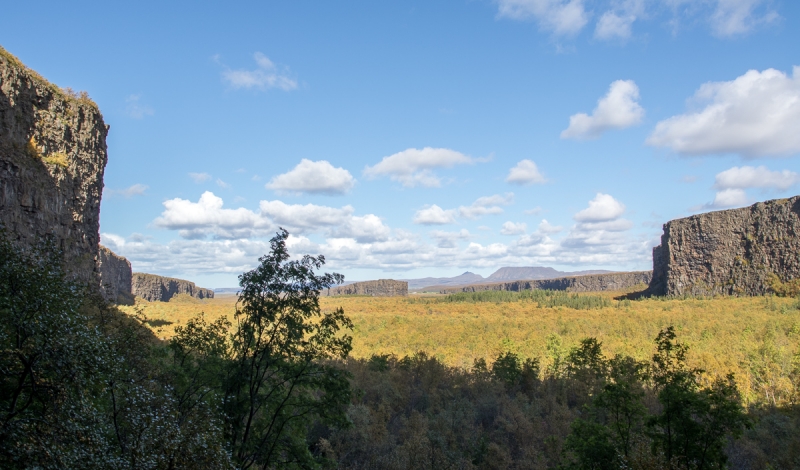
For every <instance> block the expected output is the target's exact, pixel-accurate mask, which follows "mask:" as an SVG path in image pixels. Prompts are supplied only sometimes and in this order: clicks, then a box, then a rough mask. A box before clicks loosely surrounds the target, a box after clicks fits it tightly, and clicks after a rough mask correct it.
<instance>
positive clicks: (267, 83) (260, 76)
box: [214, 52, 297, 91]
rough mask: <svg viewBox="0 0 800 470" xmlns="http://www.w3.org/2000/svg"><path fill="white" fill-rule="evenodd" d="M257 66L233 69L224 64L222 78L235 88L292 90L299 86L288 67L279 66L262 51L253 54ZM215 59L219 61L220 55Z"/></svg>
mask: <svg viewBox="0 0 800 470" xmlns="http://www.w3.org/2000/svg"><path fill="white" fill-rule="evenodd" d="M253 59H254V60H255V62H256V68H255V69H252V70H246V69H236V70H234V69H231V68H229V67H228V66H225V65H223V67H224V70H223V71H222V79H223V80H224V81H225V82H226V83H228V84H229V85H230V86H231V87H233V88H246V89H253V88H254V89H258V90H267V89H270V88H278V89H281V90H283V91H291V90H294V89H296V88H297V81H296V80H295V79H293V78H291V77H290V76H289V68H288V67H278V66H277V65H275V63H273V62H272V61H271V60H270V59H269V57H267V56H265V55H264V54H262V53H261V52H256V53H255V54H253ZM214 60H215V61H217V62H218V63H219V56H215V57H214Z"/></svg>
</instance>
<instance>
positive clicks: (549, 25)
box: [495, 0, 780, 40]
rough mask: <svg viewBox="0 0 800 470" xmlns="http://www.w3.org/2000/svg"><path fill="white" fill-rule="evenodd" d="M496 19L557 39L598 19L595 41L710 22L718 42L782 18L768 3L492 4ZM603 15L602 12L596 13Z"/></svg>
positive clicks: (570, 0)
mask: <svg viewBox="0 0 800 470" xmlns="http://www.w3.org/2000/svg"><path fill="white" fill-rule="evenodd" d="M495 3H496V5H497V16H498V18H507V19H510V20H516V21H533V22H535V23H536V24H537V25H538V27H539V29H540V30H541V31H543V32H546V33H549V34H551V35H552V36H554V37H556V38H568V37H574V36H577V35H578V33H580V32H581V31H582V30H583V29H584V28H585V27H586V26H587V25H589V24H590V23H591V22H592V21H593V20H595V18H596V23H595V29H594V38H595V39H600V40H627V39H629V38H630V37H632V36H633V26H634V24H635V23H636V22H637V21H643V20H659V21H664V20H663V18H664V17H668V19H667V20H666V23H667V24H669V25H671V26H672V30H673V32H675V33H677V31H678V30H679V29H681V25H682V24H683V23H689V24H691V23H695V22H697V21H696V19H697V18H700V19H701V23H706V24H708V26H709V28H710V30H711V33H712V34H713V35H714V36H717V37H720V38H731V37H736V36H741V35H744V34H747V33H749V32H751V31H753V30H755V29H757V28H759V27H764V26H767V25H770V24H772V23H774V22H775V21H777V20H779V19H780V15H778V13H777V12H776V11H775V9H774V8H772V3H773V2H772V1H771V0H704V1H698V0H663V1H662V2H652V1H645V0H595V1H592V2H589V1H586V0H495ZM600 12H602V13H600Z"/></svg>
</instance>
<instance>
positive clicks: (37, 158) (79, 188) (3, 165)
mask: <svg viewBox="0 0 800 470" xmlns="http://www.w3.org/2000/svg"><path fill="white" fill-rule="evenodd" d="M107 133H108V126H106V125H105V123H104V122H103V116H102V115H101V114H100V111H99V110H98V109H97V105H96V104H94V103H93V102H92V101H91V100H90V99H89V98H88V96H86V95H85V94H81V95H76V94H74V93H72V92H71V91H70V90H61V89H60V88H58V87H56V86H55V85H52V84H50V83H48V82H47V81H46V80H44V79H43V78H42V77H40V76H39V75H38V74H37V73H36V72H33V71H32V70H30V69H28V68H27V67H25V66H24V65H23V64H22V63H21V62H19V60H18V59H16V58H15V57H14V56H12V55H11V54H9V53H8V52H6V51H5V50H4V49H2V48H0V225H2V228H3V229H4V230H5V233H6V236H8V237H10V238H11V239H12V241H13V242H15V243H16V244H17V245H18V246H20V247H26V246H33V245H36V244H38V243H40V241H41V240H42V239H50V240H52V242H53V243H54V244H55V245H56V247H57V248H58V249H60V250H61V251H62V253H63V256H64V264H65V267H66V269H67V272H68V273H69V275H70V276H71V277H72V278H74V279H76V280H78V281H81V282H85V283H86V284H89V285H92V286H97V271H96V265H95V263H96V259H97V254H98V242H99V233H98V229H99V226H100V197H101V195H102V191H103V171H104V170H105V166H106V162H107V153H106V135H107Z"/></svg>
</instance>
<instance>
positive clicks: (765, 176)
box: [714, 166, 800, 191]
mask: <svg viewBox="0 0 800 470" xmlns="http://www.w3.org/2000/svg"><path fill="white" fill-rule="evenodd" d="M797 183H800V174H798V173H796V172H794V171H789V170H783V171H771V170H769V169H768V168H767V167H765V166H759V167H752V166H742V167H733V168H730V169H728V170H725V171H723V172H720V173H717V176H716V178H715V182H714V188H715V189H720V190H725V189H747V188H770V189H779V190H783V191H785V190H787V189H789V188H791V187H792V186H794V185H796V184H797Z"/></svg>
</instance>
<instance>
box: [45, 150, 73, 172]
mask: <svg viewBox="0 0 800 470" xmlns="http://www.w3.org/2000/svg"><path fill="white" fill-rule="evenodd" d="M42 161H43V162H45V163H47V164H50V165H57V166H60V167H62V168H66V167H68V166H69V157H68V156H67V154H66V153H64V152H55V153H51V154H49V155H47V156H46V157H44V158H42Z"/></svg>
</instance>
